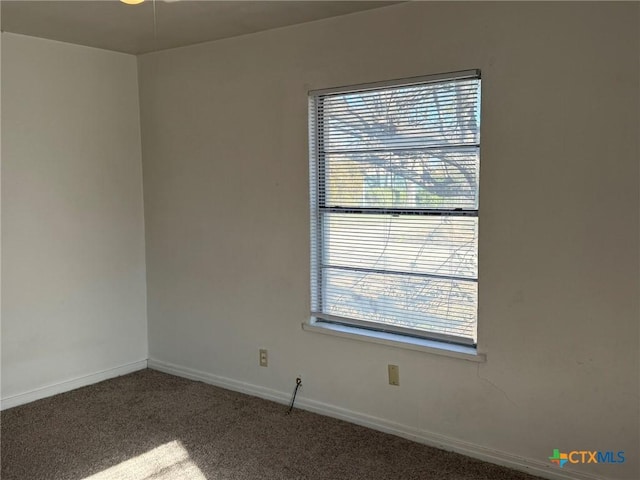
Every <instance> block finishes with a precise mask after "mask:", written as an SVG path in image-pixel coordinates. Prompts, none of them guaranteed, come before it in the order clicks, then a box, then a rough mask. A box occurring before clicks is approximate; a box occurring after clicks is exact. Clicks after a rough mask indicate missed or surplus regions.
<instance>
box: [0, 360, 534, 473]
mask: <svg viewBox="0 0 640 480" xmlns="http://www.w3.org/2000/svg"><path fill="white" fill-rule="evenodd" d="M285 411H286V407H285V406H283V405H280V404H277V403H274V402H270V401H267V400H262V399H259V398H255V397H250V396H247V395H243V394H240V393H236V392H232V391H229V390H224V389H221V388H217V387H214V386H211V385H207V384H204V383H201V382H194V381H190V380H186V379H183V378H179V377H175V376H172V375H167V374H164V373H160V372H157V371H153V370H142V371H140V372H136V373H133V374H130V375H125V376H123V377H119V378H115V379H112V380H107V381H105V382H101V383H98V384H95V385H91V386H89V387H84V388H80V389H78V390H74V391H71V392H68V393H64V394H61V395H56V396H54V397H50V398H46V399H43V400H39V401H37V402H33V403H30V404H27V405H23V406H19V407H15V408H11V409H9V410H5V411H3V412H2V413H1V425H2V441H1V444H0V445H1V451H0V453H1V456H2V469H1V473H2V475H1V478H2V480H49V479H51V480H258V479H260V480H271V479H283V480H284V479H286V480H289V479H291V480H294V479H295V480H304V479H318V480H321V479H322V480H325V479H326V480H334V479H335V480H338V479H339V480H343V479H344V480H351V479H353V480H360V479H363V480H364V479H367V480H374V479H381V480H383V479H384V480H393V479H398V480H412V479H416V480H417V479H420V480H507V479H508V480H535V479H536V478H537V477H533V476H531V475H527V474H524V473H520V472H516V471H513V470H509V469H507V468H503V467H499V466H496V465H492V464H489V463H485V462H481V461H478V460H474V459H471V458H468V457H465V456H462V455H458V454H455V453H451V452H445V451H442V450H438V449H435V448H430V447H427V446H425V445H422V444H419V443H415V442H411V441H409V440H405V439H402V438H399V437H396V436H393V435H388V434H385V433H381V432H377V431H374V430H370V429H367V428H364V427H360V426H357V425H353V424H350V423H347V422H343V421H340V420H336V419H333V418H329V417H324V416H321V415H317V414H314V413H310V412H306V411H303V410H298V409H294V411H293V413H292V414H291V415H286V414H285Z"/></svg>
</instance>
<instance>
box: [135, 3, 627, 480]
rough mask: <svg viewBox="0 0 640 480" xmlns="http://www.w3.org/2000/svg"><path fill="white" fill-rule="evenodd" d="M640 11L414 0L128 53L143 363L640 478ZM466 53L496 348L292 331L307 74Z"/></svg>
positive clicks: (403, 72)
mask: <svg viewBox="0 0 640 480" xmlns="http://www.w3.org/2000/svg"><path fill="white" fill-rule="evenodd" d="M638 8H639V7H638V5H637V4H632V3H626V4H607V3H604V2H602V3H588V4H579V3H570V4H549V3H528V4H520V3H518V2H516V3H502V2H497V3H492V4H489V3H487V4H482V3H475V2H474V3H458V2H451V3H431V2H413V3H409V4H401V5H396V6H392V7H388V8H383V9H378V10H373V11H368V12H364V13H359V14H353V15H348V16H344V17H340V18H335V19H329V20H324V21H319V22H314V23H308V24H304V25H299V26H294V27H289V28H283V29H278V30H272V31H269V32H264V33H259V34H254V35H249V36H244V37H239V38H235V39H228V40H223V41H218V42H213V43H207V44H202V45H197V46H192V47H187V48H181V49H175V50H170V51H165V52H160V53H156V54H148V55H145V56H142V57H140V59H139V75H140V85H141V90H140V92H141V113H142V126H143V131H142V139H143V170H144V182H145V213H146V241H147V243H146V245H147V268H148V269H147V282H148V308H149V341H150V359H151V360H152V361H153V364H154V365H156V366H161V367H162V368H165V369H169V370H171V369H173V371H182V372H183V373H187V374H192V375H194V376H200V377H202V378H208V379H209V380H211V381H214V382H218V383H222V384H225V382H226V384H227V385H231V386H235V388H239V389H243V388H244V389H246V390H248V391H253V392H258V393H261V394H263V395H266V396H269V395H272V396H273V397H274V398H278V397H279V398H286V397H285V396H286V395H288V394H289V392H290V391H291V390H292V388H293V385H294V378H295V376H296V375H297V374H298V373H303V375H304V388H303V391H302V395H301V401H302V402H303V403H304V402H305V401H306V402H307V403H306V405H307V406H315V407H314V408H316V409H319V410H323V409H324V410H323V411H330V412H333V413H334V414H336V415H343V416H345V417H350V418H352V419H356V420H358V421H362V422H365V423H366V422H369V423H372V424H376V425H378V426H379V427H380V428H387V429H389V430H393V429H394V428H395V429H397V431H400V432H403V433H404V434H405V435H415V437H416V438H419V439H422V440H423V441H436V440H434V439H441V440H442V443H447V442H449V444H450V445H455V447H456V448H458V449H459V450H462V449H463V448H465V445H466V446H468V448H469V451H471V452H473V453H474V454H476V455H484V456H485V458H488V457H490V456H491V455H493V454H495V455H496V457H495V458H496V461H507V460H508V459H509V458H510V459H511V460H513V462H515V463H518V462H522V463H523V464H529V465H533V466H539V467H540V468H542V469H545V468H547V467H549V468H551V467H552V465H550V463H549V461H548V459H547V457H548V456H549V455H551V454H552V449H553V448H559V449H561V450H564V451H570V450H574V449H579V450H580V449H582V450H598V449H600V450H615V451H618V450H625V451H626V452H627V462H626V463H625V464H622V465H607V464H599V465H593V464H589V465H575V466H570V465H569V466H566V467H565V468H564V469H563V472H565V473H566V472H569V473H571V472H574V473H573V474H572V475H573V476H574V477H575V478H593V477H589V475H590V474H592V475H596V476H599V477H602V478H611V479H637V478H640V474H639V472H638V455H637V453H638V451H639V443H638V425H639V422H638V420H639V418H638V408H639V402H638V398H639V397H638V379H639V372H638V363H639V362H638V338H639V335H638V318H639V305H638V291H639V279H638V265H639V261H638V260H639V258H638V245H639V242H638V240H639V239H638V219H639V213H640V212H639V210H638V195H639V188H638V184H639V171H638V153H639V152H638V136H637V133H638V109H637V106H638V100H639V99H638V81H639V79H638V54H639V51H638V50H639V42H638V40H639V39H638V18H639V17H638ZM470 68H480V69H482V75H483V106H482V114H483V119H482V121H483V125H482V160H481V163H482V167H481V211H480V266H479V268H480V270H479V279H480V292H479V295H480V300H479V301H480V305H479V348H480V350H481V351H483V352H485V353H486V354H487V357H488V361H487V362H486V363H484V364H480V365H478V364H475V363H472V362H465V361H461V360H456V359H451V358H446V357H440V356H434V355H429V354H425V353H420V352H414V351H406V350H401V349H396V348H392V347H387V346H381V345H374V344H368V343H363V342H356V341H352V340H347V339H338V338H334V337H330V336H324V335H318V334H317V333H312V332H304V331H302V330H301V328H300V323H301V322H302V321H304V320H305V319H306V318H307V316H308V311H309V287H308V284H309V282H308V276H309V242H308V237H309V218H308V215H309V210H308V192H307V188H308V167H307V164H308V160H307V158H308V155H307V92H308V91H309V90H312V89H320V88H326V87H333V86H339V85H345V84H357V83H360V82H371V81H377V80H385V79H394V78H402V77H409V76H415V75H425V74H431V73H440V72H448V71H455V70H464V69H470ZM259 348H268V349H269V353H270V365H269V367H268V368H260V367H259V366H258V349H259ZM387 363H395V364H398V365H399V366H400V372H401V373H400V376H401V386H400V387H399V388H394V387H390V386H389V385H387V378H386V365H387ZM438 435H440V437H439V436H438ZM465 442H468V443H465ZM483 452H484V453H483ZM509 455H513V457H510V456H509ZM506 459H507V460H506ZM523 459H524V460H523ZM536 462H537V463H536ZM507 463H508V461H507ZM555 468H556V470H555V472H556V473H558V470H557V467H555ZM580 474H583V475H582V476H580Z"/></svg>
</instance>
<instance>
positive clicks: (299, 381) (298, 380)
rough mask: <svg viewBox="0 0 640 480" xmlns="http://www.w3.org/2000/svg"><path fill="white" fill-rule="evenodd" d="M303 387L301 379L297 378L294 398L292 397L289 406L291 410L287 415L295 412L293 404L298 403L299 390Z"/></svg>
mask: <svg viewBox="0 0 640 480" xmlns="http://www.w3.org/2000/svg"><path fill="white" fill-rule="evenodd" d="M301 385H302V379H301V378H300V377H298V378H296V389H295V390H294V391H293V397H291V404H290V405H289V410H288V411H287V415H289V414H290V413H291V410H293V404H294V402H295V401H296V395H297V394H298V389H299V388H300V386H301Z"/></svg>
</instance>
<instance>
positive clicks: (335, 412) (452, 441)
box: [148, 358, 606, 480]
mask: <svg viewBox="0 0 640 480" xmlns="http://www.w3.org/2000/svg"><path fill="white" fill-rule="evenodd" d="M148 366H149V368H151V369H154V370H158V371H160V372H165V373H169V374H172V375H176V376H179V377H184V378H188V379H191V380H198V381H201V382H205V383H208V384H211V385H215V386H218V387H222V388H226V389H228V390H234V391H236V392H241V393H246V394H248V395H253V396H256V397H260V398H264V399H266V400H272V401H275V402H278V403H282V404H287V403H288V402H289V400H290V395H289V393H286V392H280V391H277V390H273V389H270V388H266V387H261V386H258V385H253V384H250V383H246V382H241V381H238V380H233V379H231V378H227V377H222V376H219V375H214V374H211V373H207V372H203V371H200V370H194V369H191V368H187V367H182V366H179V365H174V364H171V363H167V362H163V361H160V360H156V359H152V358H150V359H149V360H148ZM296 406H297V407H299V408H302V409H303V410H308V411H310V412H314V413H319V414H321V415H326V416H329V417H333V418H338V419H340V420H345V421H347V422H350V423H355V424H357V425H361V426H364V427H368V428H372V429H374V430H379V431H381V432H385V433H390V434H393V435H397V436H399V437H403V438H407V439H409V440H413V441H415V442H419V443H423V444H425V445H429V446H431V447H436V448H440V449H442V450H447V451H451V452H456V453H460V454H462V455H466V456H468V457H472V458H476V459H478V460H483V461H485V462H490V463H494V464H497V465H501V466H504V467H509V468H513V469H514V470H518V471H521V472H526V473H530V474H532V475H538V476H540V477H543V478H548V479H550V480H606V479H605V478H604V477H600V476H597V475H592V474H589V473H583V472H576V471H571V470H568V469H566V468H564V469H560V468H559V467H556V466H554V465H552V464H551V463H547V462H543V461H540V460H538V459H531V458H525V457H520V456H517V455H513V454H510V453H507V452H503V451H499V450H494V449H491V448H487V447H483V446H482V445H477V444H474V443H469V442H465V441H462V440H459V439H456V438H451V437H447V436H445V435H440V434H437V433H433V432H429V431H425V430H419V429H415V428H412V427H409V426H407V425H402V424H399V423H395V422H390V421H388V420H384V419H381V418H377V417H372V416H370V415H365V414H362V413H358V412H354V411H352V410H347V409H344V408H341V407H337V406H335V405H329V404H327V403H323V402H318V401H316V400H312V399H308V398H304V397H299V398H298V399H297V401H296Z"/></svg>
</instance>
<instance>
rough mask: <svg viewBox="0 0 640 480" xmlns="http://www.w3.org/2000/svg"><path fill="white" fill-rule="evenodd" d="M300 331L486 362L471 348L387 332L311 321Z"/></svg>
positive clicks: (481, 355) (484, 356)
mask: <svg viewBox="0 0 640 480" xmlns="http://www.w3.org/2000/svg"><path fill="white" fill-rule="evenodd" d="M302 329H303V330H305V331H307V332H315V333H322V334H324V335H333V336H336V337H342V338H349V339H351V340H359V341H363V342H370V343H377V344H380V345H386V346H389V347H396V348H404V349H406V350H415V351H418V352H425V353H432V354H434V355H443V356H445V357H452V358H458V359H460V360H467V361H469V362H478V363H483V362H486V361H487V356H486V355H485V354H484V353H478V351H477V350H476V349H475V348H473V347H467V346H463V345H453V344H450V343H444V342H437V341H435V340H427V339H424V338H415V337H408V336H405V335H398V334H395V333H388V332H375V331H371V330H365V329H363V328H357V327H348V326H345V325H336V324H332V323H324V322H315V321H314V320H313V319H312V320H310V321H308V322H303V323H302Z"/></svg>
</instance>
